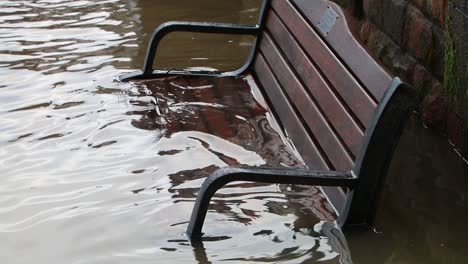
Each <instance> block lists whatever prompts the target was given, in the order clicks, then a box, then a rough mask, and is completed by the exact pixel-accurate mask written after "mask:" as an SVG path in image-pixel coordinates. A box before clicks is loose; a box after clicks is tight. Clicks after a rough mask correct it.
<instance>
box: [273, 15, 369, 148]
mask: <svg viewBox="0 0 468 264" xmlns="http://www.w3.org/2000/svg"><path fill="white" fill-rule="evenodd" d="M266 25H267V29H268V31H269V32H270V34H271V35H272V36H273V38H274V40H275V41H276V43H277V44H278V46H279V48H280V49H281V51H282V52H283V53H284V54H285V55H286V59H287V60H288V61H289V63H290V64H291V65H292V67H293V68H294V69H295V71H296V72H297V73H298V75H299V76H300V77H301V79H302V81H303V83H304V85H305V86H306V87H307V89H308V90H309V91H310V93H311V94H312V96H313V97H314V98H315V99H316V102H317V104H318V105H319V107H320V108H321V109H322V111H323V113H324V114H325V115H326V116H327V119H328V120H330V122H331V123H332V125H333V127H334V128H335V130H336V131H337V132H338V133H339V134H340V136H341V138H342V139H343V141H344V142H345V143H346V145H347V146H348V148H349V149H350V150H351V152H352V153H353V155H354V156H355V155H357V153H358V151H359V147H360V144H361V140H362V137H363V135H364V132H363V130H362V129H361V128H360V127H359V125H358V123H359V121H358V120H354V119H353V116H352V115H351V114H349V113H348V111H351V110H350V109H347V108H346V107H345V106H344V105H343V103H342V102H341V101H340V100H339V99H338V98H337V96H336V95H335V94H334V92H333V91H332V88H331V87H330V86H329V85H328V84H327V82H326V81H325V80H324V77H323V76H321V73H320V71H318V70H317V68H316V67H315V66H314V65H313V63H312V62H311V61H310V60H309V58H308V57H307V55H306V54H305V52H304V51H303V50H302V49H301V47H300V45H299V44H298V43H297V42H296V41H295V39H294V38H293V37H292V36H291V35H290V33H289V32H288V31H287V29H286V27H285V26H284V25H283V24H282V22H281V21H280V19H279V18H278V17H277V15H276V14H275V13H273V12H271V13H270V14H269V16H268V19H267V21H266Z"/></svg>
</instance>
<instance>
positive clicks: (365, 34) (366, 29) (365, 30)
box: [359, 21, 372, 44]
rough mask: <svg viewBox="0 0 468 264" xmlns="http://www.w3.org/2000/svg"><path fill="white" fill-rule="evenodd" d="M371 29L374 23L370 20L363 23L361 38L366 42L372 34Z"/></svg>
mask: <svg viewBox="0 0 468 264" xmlns="http://www.w3.org/2000/svg"><path fill="white" fill-rule="evenodd" d="M371 30H372V25H371V23H370V22H369V21H366V22H364V23H363V24H362V26H361V30H360V32H359V35H360V37H361V40H362V41H363V42H364V43H366V44H367V40H368V39H369V36H370V34H371Z"/></svg>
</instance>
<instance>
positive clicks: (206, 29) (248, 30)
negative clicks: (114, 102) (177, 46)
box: [120, 21, 260, 81]
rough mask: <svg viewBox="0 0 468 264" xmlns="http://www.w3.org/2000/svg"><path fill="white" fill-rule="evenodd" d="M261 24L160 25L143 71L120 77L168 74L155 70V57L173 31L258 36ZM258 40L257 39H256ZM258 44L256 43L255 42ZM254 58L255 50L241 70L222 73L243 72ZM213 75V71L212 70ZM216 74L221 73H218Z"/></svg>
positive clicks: (171, 23)
mask: <svg viewBox="0 0 468 264" xmlns="http://www.w3.org/2000/svg"><path fill="white" fill-rule="evenodd" d="M259 30H260V27H259V26H249V25H236V24H223V23H205V22H178V21H174V22H167V23H164V24H162V25H160V26H159V27H158V28H156V30H155V31H154V33H153V35H152V37H151V42H150V44H149V46H148V51H147V54H146V58H145V63H144V66H143V69H142V70H141V71H137V72H132V73H129V74H125V75H122V76H121V77H120V80H121V81H131V80H136V79H148V78H154V77H156V76H158V75H167V73H168V72H167V71H155V70H154V69H153V63H154V59H155V57H156V51H157V48H158V45H159V42H160V41H161V40H162V39H163V38H164V37H165V36H166V35H168V34H169V33H171V32H196V33H212V34H229V35H253V36H257V34H258V33H259ZM255 42H256V40H255ZM255 46H256V44H255ZM252 58H253V51H251V54H250V56H249V58H248V61H247V62H246V63H245V64H244V66H243V67H241V68H240V69H239V70H236V71H233V72H226V73H222V75H238V74H240V73H242V72H243V71H244V70H245V69H246V68H247V67H248V64H250V61H251V60H252ZM174 73H176V74H177V73H179V74H180V73H183V74H186V75H210V72H205V73H204V74H203V72H200V71H197V72H190V71H179V72H177V71H175V72H173V73H172V74H174ZM211 75H213V73H212V72H211ZM216 75H219V73H218V74H216Z"/></svg>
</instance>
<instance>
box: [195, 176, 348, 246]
mask: <svg viewBox="0 0 468 264" xmlns="http://www.w3.org/2000/svg"><path fill="white" fill-rule="evenodd" d="M235 181H251V182H262V183H277V184H298V185H313V186H341V187H348V188H353V187H354V185H355V184H356V182H357V179H356V178H355V177H353V175H352V174H351V173H348V172H333V171H332V172H330V171H328V172H327V171H311V170H304V169H286V168H285V169H283V168H281V169H264V168H237V167H226V168H222V169H219V170H218V171H216V172H215V173H213V174H211V175H210V176H209V177H208V178H207V179H206V180H205V182H204V183H203V185H202V187H201V189H200V191H199V193H198V196H197V200H196V202H195V206H194V208H193V211H192V216H191V218H190V223H189V226H188V228H187V235H188V237H189V239H190V240H191V241H194V240H195V241H196V240H199V239H200V238H201V235H202V233H201V231H202V228H203V223H204V221H205V217H206V214H207V211H208V207H209V205H210V201H211V198H212V197H213V195H214V194H215V193H216V191H217V190H219V189H220V188H221V187H223V186H224V185H226V184H228V183H230V182H235Z"/></svg>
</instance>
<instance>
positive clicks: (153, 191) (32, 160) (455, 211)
mask: <svg viewBox="0 0 468 264" xmlns="http://www.w3.org/2000/svg"><path fill="white" fill-rule="evenodd" d="M258 4H259V1H258V0H242V1H241V0H239V1H216V0H203V1H197V3H196V4H194V2H193V1H188V0H184V1H169V0H153V1H150V0H93V1H86V0H83V1H71V0H70V1H66V0H29V1H28V0H24V1H16V0H0V105H1V106H0V120H1V123H0V170H1V176H0V245H1V246H0V261H1V262H2V263H130V262H131V263H155V262H156V263H197V262H198V263H210V262H213V263H217V262H223V263H263V262H270V263H317V262H321V263H322V262H323V263H340V262H341V263H351V261H350V260H349V254H350V253H349V250H348V249H347V248H346V247H344V248H340V247H338V246H337V245H338V244H339V243H336V241H337V239H338V240H339V239H343V236H342V234H340V233H339V232H337V230H336V229H334V226H333V222H329V221H327V220H330V221H332V220H333V216H330V215H329V214H327V211H326V210H322V209H323V208H325V209H326V206H325V207H324V206H323V204H324V203H323V201H324V198H323V196H322V195H321V194H320V192H318V190H317V189H316V188H305V187H291V186H278V185H255V184H234V185H232V186H229V188H226V189H224V190H223V191H221V192H220V195H218V196H217V197H216V199H215V202H214V204H215V206H213V209H212V210H211V211H210V213H209V215H208V220H207V222H209V224H208V225H207V229H206V232H207V234H208V235H207V240H206V241H205V242H204V243H203V244H201V245H193V246H192V245H190V244H189V243H188V241H187V239H186V237H185V234H184V232H185V228H186V226H187V221H188V218H189V216H190V212H191V209H192V206H193V202H194V199H195V194H196V191H197V189H198V187H199V186H200V185H201V183H202V181H203V178H204V177H206V175H208V174H209V173H210V172H212V171H213V170H215V169H216V168H218V167H222V166H227V165H234V164H246V165H275V166H301V162H300V159H298V158H297V157H296V156H295V155H294V150H293V149H292V148H291V147H290V146H288V145H287V144H284V143H283V141H282V139H281V137H280V135H278V133H277V132H276V130H275V123H274V120H273V118H272V117H271V115H269V113H268V111H267V109H265V107H264V106H262V101H261V98H258V97H256V96H255V95H254V94H252V93H250V91H249V90H241V91H239V92H238V93H236V94H235V95H231V97H230V96H227V97H222V98H224V99H223V100H221V101H216V102H213V101H211V102H210V101H206V100H205V101H204V99H206V98H207V97H206V96H202V95H206V94H205V93H206V92H207V91H209V90H210V89H211V87H209V86H208V87H207V86H206V85H199V86H191V85H187V84H184V83H179V82H178V81H177V80H175V81H174V80H172V81H168V82H169V83H166V84H165V86H168V87H170V89H171V90H170V91H169V90H164V89H158V87H148V86H145V85H135V84H124V83H119V82H117V81H116V78H117V77H118V76H119V75H120V74H122V73H124V72H128V71H131V70H133V69H136V68H138V67H140V65H141V63H142V61H143V56H144V52H145V50H146V43H147V41H148V38H149V35H150V34H151V32H152V30H153V29H154V28H155V27H156V26H157V25H159V24H160V23H162V22H164V21H168V20H191V21H216V22H232V23H246V24H249V23H250V24H251V23H254V22H255V21H256V18H257V12H258V10H257V8H258ZM250 47H251V39H249V38H248V37H247V38H245V37H236V38H234V37H228V36H220V37H215V38H213V37H209V36H207V35H204V34H184V35H182V34H174V35H171V36H170V37H169V38H168V39H167V40H165V41H164V42H163V43H162V49H161V52H160V53H159V54H158V60H157V62H156V66H157V67H159V68H165V69H171V68H178V67H197V66H205V67H211V68H216V69H234V68H236V67H238V66H239V65H241V64H242V62H243V60H244V58H245V57H246V55H247V52H248V50H249V48H250ZM244 81H245V80H242V79H241V80H238V79H235V80H224V85H226V86H229V84H231V85H233V86H234V85H236V84H237V83H239V82H244ZM186 90H188V91H189V93H188V92H187V93H186ZM184 93H185V94H190V97H180V94H184ZM177 94H179V96H176V95H177ZM239 94H240V97H239V98H237V97H236V98H237V99H236V98H235V96H239ZM180 98H183V100H182V99H180ZM197 98H198V99H197ZM236 100H243V101H244V102H248V107H247V108H245V107H240V105H239V104H237V103H236V102H237V101H236ZM226 108H229V111H228V112H230V113H233V114H232V116H230V118H231V119H232V120H236V122H234V123H233V124H235V125H233V126H232V127H229V129H230V130H229V131H230V132H229V131H228V132H226V131H223V130H217V129H216V127H214V128H213V127H211V128H210V125H209V124H210V122H211V123H213V122H214V123H216V120H215V121H210V120H208V121H207V120H205V123H204V124H205V126H199V124H201V123H203V122H198V121H199V120H197V118H196V116H198V115H196V114H197V113H200V112H201V113H208V116H209V117H212V118H215V117H216V116H218V115H220V114H223V115H225V112H226ZM206 124H208V125H206ZM197 126H198V127H197ZM208 128H210V129H208ZM225 133H227V134H225ZM230 133H232V134H230ZM276 153H280V155H276ZM189 171H191V172H190V173H188V172H189ZM466 172H467V166H466V164H465V163H464V162H463V161H462V160H461V159H460V158H459V157H458V156H457V155H456V154H455V153H454V152H453V151H452V149H451V147H450V145H449V144H448V143H447V142H445V141H444V140H443V139H441V138H439V137H437V136H435V135H433V134H432V133H431V132H430V131H427V130H425V129H423V128H422V127H421V125H420V123H419V122H418V121H417V120H416V118H415V120H413V122H412V123H411V124H410V125H409V126H408V128H407V131H406V133H405V136H404V139H403V140H402V143H401V144H400V147H399V150H398V153H397V156H396V160H395V162H394V163H393V168H392V170H391V173H390V175H389V178H388V184H387V185H388V188H386V192H385V194H384V203H383V206H382V208H381V210H380V211H379V216H378V228H377V230H376V232H351V231H350V232H347V233H346V237H347V239H348V242H349V244H350V249H351V255H352V257H353V260H354V262H355V263H463V260H464V259H466V258H467V253H466V252H465V250H464V245H465V244H466V242H467V239H466V233H467V232H466V231H467V228H466V226H465V224H464V223H466V222H468V221H467V220H468V217H467V210H466V209H467V206H468V205H467V202H466V201H467V200H466V197H467V196H466V195H467V192H468V179H467V178H466V175H468V174H467V173H466ZM317 205H319V206H317Z"/></svg>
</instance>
